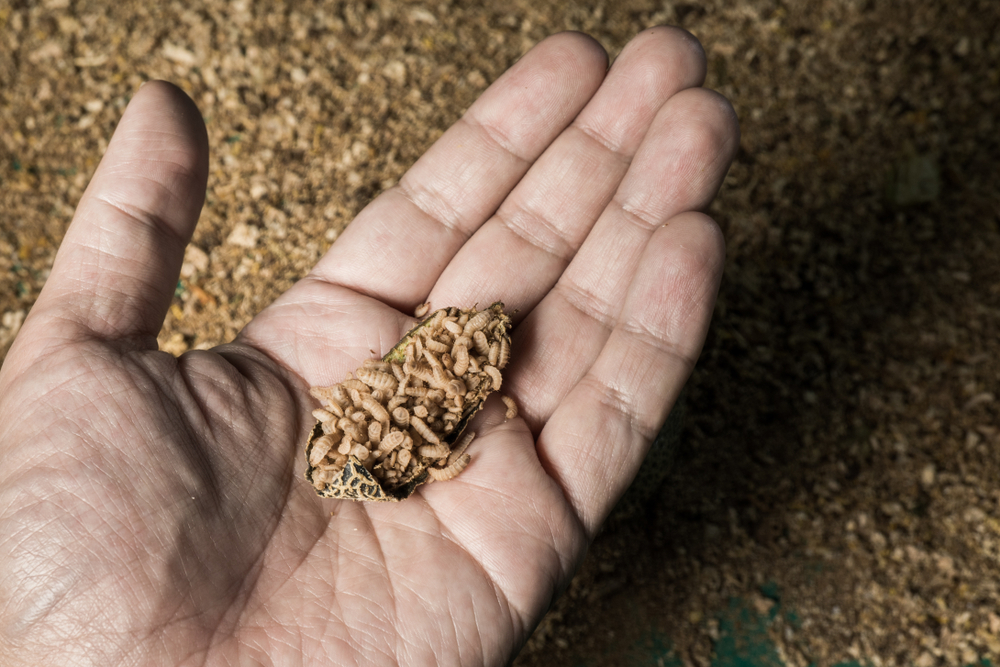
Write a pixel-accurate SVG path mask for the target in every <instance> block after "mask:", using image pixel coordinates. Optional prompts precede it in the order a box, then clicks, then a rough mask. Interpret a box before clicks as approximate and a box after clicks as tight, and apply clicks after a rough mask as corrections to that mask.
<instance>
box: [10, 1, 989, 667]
mask: <svg viewBox="0 0 1000 667" xmlns="http://www.w3.org/2000/svg"><path fill="white" fill-rule="evenodd" d="M27 4H30V5H31V6H25V5H27ZM187 4H189V5H190V6H189V7H188V8H184V7H182V6H181V5H180V4H179V3H175V4H166V3H160V4H155V3H154V4H152V5H149V3H143V4H140V3H137V2H131V3H129V2H115V3H109V2H85V1H80V2H75V3H68V2H66V1H65V0H47V1H46V2H44V3H16V4H12V3H11V2H9V1H8V0H0V108H2V113H0V354H2V353H3V352H4V351H5V349H6V346H7V345H9V342H10V340H11V338H12V337H13V335H14V334H15V333H16V331H17V328H18V327H19V326H20V322H21V321H22V320H23V317H24V314H25V313H26V312H27V310H28V309H29V308H30V307H31V304H32V303H33V302H34V299H35V298H36V296H37V294H38V291H39V290H40V289H41V286H42V285H43V284H44V281H45V278H46V277H47V275H48V271H49V268H50V267H51V264H52V258H53V256H54V253H55V249H56V247H57V246H58V244H59V242H60V240H61V239H62V236H63V233H64V231H65V228H66V225H67V224H68V221H69V219H70V217H71V215H72V212H73V208H74V206H75V205H76V203H77V202H78V200H79V197H80V194H81V193H82V191H83V188H84V187H85V186H86V183H87V181H88V179H89V178H90V175H91V174H92V172H93V169H94V168H95V166H96V164H97V161H98V160H99V158H100V155H101V154H102V152H103V150H104V148H105V147H106V145H107V139H108V137H110V135H111V133H112V131H113V129H114V126H115V123H116V121H117V119H118V118H119V117H120V114H121V111H122V109H123V108H124V106H125V104H126V103H127V102H128V99H129V96H130V95H131V94H133V92H134V90H135V89H136V87H137V86H138V85H139V83H140V82H142V81H144V80H147V79H150V78H166V79H170V80H172V81H174V82H176V83H178V84H179V85H180V86H181V87H182V88H184V89H185V90H186V91H187V92H188V93H189V94H190V95H191V96H192V97H193V98H194V100H195V101H196V102H197V104H198V105H199V107H200V108H201V109H202V112H203V114H204V115H205V119H206V123H207V125H208V131H209V137H210V142H211V146H212V151H213V152H212V158H211V175H210V179H209V187H208V200H207V203H206V207H205V211H204V213H203V216H202V220H201V222H200V224H199V228H198V231H197V232H196V234H195V238H194V244H193V246H192V247H191V248H190V249H189V251H188V256H187V261H186V263H185V265H184V269H183V271H182V276H181V280H180V282H179V284H178V286H177V298H176V299H175V301H174V304H173V305H172V306H171V309H170V314H169V315H168V317H167V320H166V322H165V324H164V329H163V332H162V334H161V335H160V343H161V346H162V348H163V349H166V350H169V351H171V352H175V353H180V352H183V351H184V350H187V349H191V348H203V347H208V346H211V345H214V344H217V343H220V342H223V341H226V340H228V339H230V338H231V337H232V336H233V335H234V334H235V333H236V332H237V331H238V330H239V328H240V327H241V326H243V324H245V323H246V322H247V321H248V320H249V318H250V317H252V316H253V315H254V314H255V313H256V312H258V311H259V310H260V309H261V308H263V307H264V306H265V305H266V304H268V303H269V302H270V301H271V300H273V299H274V298H275V297H276V296H277V295H278V294H280V293H281V292H282V291H284V290H285V289H287V288H288V287H289V286H290V285H291V284H292V283H294V282H295V280H297V279H299V278H300V277H302V276H303V275H304V274H305V273H306V271H307V270H308V269H309V267H311V266H312V264H313V263H314V262H315V261H316V260H317V259H318V258H319V257H320V255H321V254H322V253H323V251H324V250H326V248H327V247H328V246H329V245H330V243H332V242H333V241H334V240H335V239H336V238H337V236H338V235H339V233H340V232H341V231H342V230H343V228H344V226H345V225H346V224H347V222H348V221H349V220H350V219H351V218H352V217H353V216H354V215H355V214H356V213H357V212H358V211H359V210H360V208H361V207H362V206H363V205H364V204H365V203H366V202H367V201H369V200H370V199H371V198H372V197H373V196H374V195H376V194H377V193H378V192H379V191H380V190H381V189H383V188H384V187H386V186H388V185H390V184H392V183H394V182H395V181H396V180H397V179H398V178H399V177H400V175H401V174H402V173H403V171H404V170H405V169H406V167H407V166H408V165H409V164H411V163H412V162H413V161H414V160H415V159H416V158H417V157H418V156H419V155H420V154H421V153H422V152H423V151H424V150H425V149H426V147H427V146H428V145H429V144H430V143H431V142H432V141H433V140H434V139H435V138H437V137H438V136H439V135H440V134H441V133H442V132H443V131H444V129H445V128H446V127H448V125H450V124H451V123H452V122H454V121H455V120H456V119H457V118H458V117H459V116H460V114H461V112H462V111H463V110H464V109H465V108H466V107H467V106H468V105H469V104H471V102H472V101H473V100H474V99H475V97H476V96H477V95H478V94H479V93H480V92H482V90H483V89H484V88H485V86H486V85H487V84H488V82H489V81H492V80H494V79H495V78H496V77H497V76H499V74H500V73H501V72H502V71H503V70H504V69H506V67H508V66H509V65H510V64H511V63H513V62H514V61H515V60H516V59H517V58H518V57H519V56H520V55H521V54H522V53H523V52H524V51H526V50H527V49H528V48H529V47H530V46H531V45H532V44H534V43H535V42H537V41H538V40H540V39H541V38H543V37H544V36H545V35H547V34H550V33H552V32H556V31H559V30H563V29H581V30H584V31H587V32H589V33H591V34H593V35H595V36H596V37H597V38H598V39H599V40H601V41H602V43H603V44H605V46H606V47H607V48H608V49H609V51H610V52H611V53H612V55H614V53H616V52H617V51H618V50H620V49H621V47H622V46H623V45H624V44H625V43H626V42H627V40H628V39H629V37H631V36H632V35H633V34H634V33H635V32H636V31H638V30H640V29H642V28H644V27H647V26H650V25H653V24H657V23H675V24H679V25H681V26H683V27H685V28H687V29H689V30H691V31H692V32H693V33H694V34H695V35H696V36H697V37H698V38H699V39H701V41H702V43H703V44H704V46H705V48H706V52H707V54H708V64H709V69H708V81H707V85H709V86H710V87H713V88H716V89H717V90H720V91H721V92H722V93H723V94H725V95H726V96H727V97H729V99H730V100H732V102H733V104H734V106H735V108H736V110H737V112H738V113H739V116H740V119H741V124H742V143H741V150H740V152H739V154H738V156H737V158H736V163H735V165H734V166H733V169H732V170H731V172H730V174H729V177H728V178H727V180H726V183H725V185H724V187H723V190H722V192H721V194H720V196H719V198H718V200H717V201H716V202H715V203H714V204H713V205H712V208H711V213H712V214H713V215H714V216H715V217H716V218H717V219H718V220H719V222H720V224H721V225H722V226H723V229H724V230H725V232H726V237H727V242H728V252H729V257H728V260H727V265H726V275H725V281H724V283H723V286H722V292H721V295H720V300H719V305H718V308H717V309H716V314H715V320H714V323H713V328H712V331H711V333H710V336H709V339H708V341H707V343H706V346H705V348H704V352H703V355H702V360H701V362H700V364H699V366H698V368H697V370H696V372H695V374H694V376H693V378H692V380H691V382H690V383H689V387H688V390H687V415H688V418H687V425H686V429H685V432H684V436H683V445H682V449H681V451H680V452H678V455H677V458H676V463H675V468H674V472H673V474H672V476H671V477H670V479H669V480H668V482H667V483H666V484H665V485H664V486H663V487H662V491H661V493H660V494H659V495H658V497H657V498H656V500H654V501H653V502H651V503H650V504H649V506H648V507H647V511H646V513H645V515H642V514H640V515H639V516H638V517H636V518H633V519H632V520H631V521H629V522H626V523H624V524H622V525H619V526H617V527H615V528H613V529H612V530H609V531H608V532H606V533H605V534H604V535H602V536H601V537H599V538H598V540H597V542H596V544H595V545H594V548H593V549H592V551H591V554H590V556H589V557H588V560H587V561H586V563H585V564H584V566H583V568H582V570H581V572H580V573H579V574H578V576H577V578H576V579H575V580H574V583H573V584H572V586H571V587H570V589H569V591H568V594H567V595H566V596H564V597H563V598H562V599H561V600H560V601H559V602H557V603H556V605H555V606H554V608H553V610H552V611H551V612H550V614H549V615H548V617H547V618H546V619H545V620H544V621H543V622H542V625H541V626H540V628H539V629H538V631H537V632H536V633H535V635H534V637H533V638H532V639H531V640H530V641H529V643H528V645H527V647H526V649H525V651H524V652H523V653H522V655H521V657H520V658H519V659H518V661H517V664H518V665H519V666H521V667H529V666H533V665H568V664H580V663H581V662H586V661H588V660H593V659H596V656H600V664H603V665H615V664H623V663H624V662H625V658H624V657H621V656H625V655H628V654H629V653H628V651H626V650H624V649H625V648H628V647H632V646H634V645H635V642H636V641H639V640H640V638H641V636H642V634H643V633H644V632H647V631H648V629H649V628H656V629H658V631H660V632H662V633H663V634H664V635H665V636H667V637H669V638H670V642H671V646H672V651H673V652H672V654H671V655H673V656H675V657H677V658H678V659H679V660H681V661H682V662H683V663H685V664H693V665H708V664H710V662H711V659H712V658H711V656H712V654H713V651H714V650H715V649H716V647H717V644H718V642H719V641H721V639H720V632H721V630H720V624H719V618H720V614H722V613H724V610H725V608H726V605H727V604H728V601H729V599H730V598H740V599H744V600H749V601H752V603H753V604H755V605H756V606H758V607H760V609H762V610H766V609H767V608H768V607H769V602H768V601H771V603H774V600H773V591H775V590H777V591H780V605H781V607H782V609H784V610H788V611H794V615H791V614H785V613H782V614H776V615H775V616H774V618H773V619H772V620H770V621H769V623H770V632H771V637H772V641H773V642H774V646H775V647H776V650H777V651H778V653H779V654H780V655H781V656H782V657H783V659H784V660H785V661H786V662H787V663H788V664H791V665H805V664H810V663H812V664H816V665H833V664H836V663H838V662H844V661H849V660H857V661H859V662H860V663H862V664H865V663H871V664H873V665H920V666H924V665H934V664H949V665H952V664H972V663H976V662H978V661H979V660H980V659H989V660H991V661H993V662H994V663H996V662H997V661H1000V618H998V617H997V612H996V610H997V609H1000V590H998V583H997V582H998V581H1000V576H998V575H1000V523H998V520H1000V463H998V456H997V450H998V448H1000V432H998V430H997V428H998V425H1000V424H998V419H997V417H998V402H997V395H998V392H1000V388H998V387H997V378H998V377H1000V363H998V361H997V360H998V358H1000V341H998V339H997V336H996V332H997V331H998V330H1000V327H998V325H1000V322H998V320H1000V269H998V263H997V257H998V256H1000V229H998V227H1000V219H998V214H997V211H998V210H1000V196H998V190H997V187H996V182H997V168H996V156H997V155H1000V145H998V136H1000V133H998V131H997V130H998V128H997V114H996V112H995V110H996V108H997V107H998V106H1000V100H998V97H1000V67H998V61H1000V37H998V35H1000V6H998V5H997V3H995V2H991V1H987V0H973V2H969V3H964V4H963V3H960V4H957V5H956V4H954V3H945V2H943V1H942V0H900V1H899V2H892V3H861V2H846V1H845V2H820V3H816V2H804V1H803V0H793V1H792V2H783V3H777V2H774V1H773V0H749V1H747V2H733V1H729V2H723V1H721V0H708V1H707V2H704V3H697V4H686V3H673V2H660V1H657V2H653V1H652V0H649V1H632V0H629V1H623V2H616V3H605V2H598V1H596V0H585V1H583V2H578V3H558V2H554V1H552V0H532V1H531V2H527V1H513V2H502V3H499V2H487V3H482V4H480V3H472V2H468V3H459V2H443V3H426V4H423V3H409V2H407V3H404V2H385V3H378V4H375V3H353V2H351V3H345V2H330V3H316V2H309V1H307V0H306V1H303V2H296V3H288V4H282V3H272V2H268V3H258V4H254V3H251V2H247V1H246V0H242V1H239V2H232V3H224V2H200V3H187ZM567 5H572V6H567ZM761 591H769V593H768V595H772V597H767V595H764V594H763V593H762V592H761Z"/></svg>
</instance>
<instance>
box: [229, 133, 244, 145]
mask: <svg viewBox="0 0 1000 667" xmlns="http://www.w3.org/2000/svg"><path fill="white" fill-rule="evenodd" d="M242 140H243V137H241V136H240V135H238V134H230V135H229V136H228V137H226V143H227V144H235V143H236V142H237V141H242Z"/></svg>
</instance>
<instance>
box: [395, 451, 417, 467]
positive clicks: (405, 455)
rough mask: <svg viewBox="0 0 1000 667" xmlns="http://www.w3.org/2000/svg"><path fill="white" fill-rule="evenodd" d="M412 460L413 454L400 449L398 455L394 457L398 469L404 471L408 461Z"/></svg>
mask: <svg viewBox="0 0 1000 667" xmlns="http://www.w3.org/2000/svg"><path fill="white" fill-rule="evenodd" d="M412 459H413V454H411V453H410V450H409V449H401V450H399V454H398V455H397V456H396V465H397V466H398V467H399V468H403V469H405V468H406V466H408V465H409V464H410V461H411V460H412Z"/></svg>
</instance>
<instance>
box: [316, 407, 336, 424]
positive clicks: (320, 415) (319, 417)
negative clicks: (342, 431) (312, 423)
mask: <svg viewBox="0 0 1000 667" xmlns="http://www.w3.org/2000/svg"><path fill="white" fill-rule="evenodd" d="M312 415H313V417H315V418H316V421H321V422H328V421H330V420H331V419H334V415H333V413H332V412H327V411H326V410H324V409H323V408H316V409H315V410H313V412H312Z"/></svg>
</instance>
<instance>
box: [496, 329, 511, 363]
mask: <svg viewBox="0 0 1000 667" xmlns="http://www.w3.org/2000/svg"><path fill="white" fill-rule="evenodd" d="M508 361H510V339H509V338H507V336H502V337H501V338H500V356H499V358H497V364H496V366H497V368H500V369H503V368H504V367H505V366H507V362H508Z"/></svg>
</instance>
